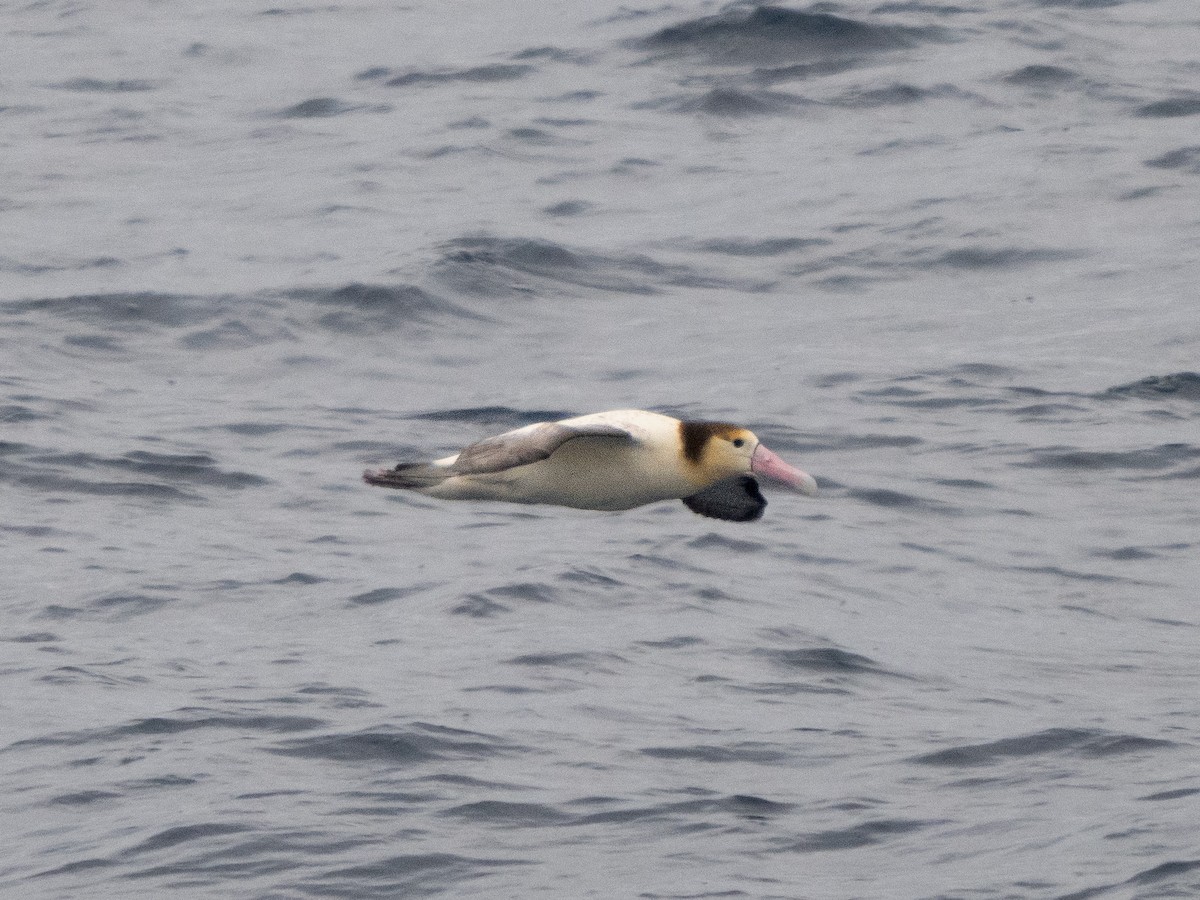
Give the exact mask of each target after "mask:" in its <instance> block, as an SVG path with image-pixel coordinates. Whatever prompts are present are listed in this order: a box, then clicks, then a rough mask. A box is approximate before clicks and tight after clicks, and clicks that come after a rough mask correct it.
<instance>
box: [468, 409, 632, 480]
mask: <svg viewBox="0 0 1200 900" xmlns="http://www.w3.org/2000/svg"><path fill="white" fill-rule="evenodd" d="M580 437H606V438H618V439H621V440H625V441H629V442H632V441H633V440H634V438H633V435H631V434H630V433H629V432H628V431H626V430H625V429H623V428H617V427H615V426H613V425H586V426H583V427H572V426H570V425H560V424H559V423H557V422H543V423H541V424H540V425H537V426H535V427H534V428H532V429H530V430H528V431H527V430H525V429H523V428H521V429H517V430H516V431H509V432H507V433H505V434H501V435H497V436H496V437H490V438H484V439H483V440H482V441H478V442H476V443H474V444H472V445H471V446H469V447H467V448H466V449H464V450H463V451H462V452H461V453H459V454H458V459H456V460H455V461H454V465H452V466H450V468H449V470H448V472H449V473H451V474H454V475H485V474H487V473H489V472H503V471H504V470H505V469H515V468H516V467H517V466H527V465H529V464H530V463H535V462H538V461H539V460H543V459H546V458H547V457H548V456H550V454H552V453H553V452H554V451H555V450H557V449H558V448H559V447H561V446H562V445H563V444H565V443H566V442H567V441H570V440H574V439H575V438H580Z"/></svg>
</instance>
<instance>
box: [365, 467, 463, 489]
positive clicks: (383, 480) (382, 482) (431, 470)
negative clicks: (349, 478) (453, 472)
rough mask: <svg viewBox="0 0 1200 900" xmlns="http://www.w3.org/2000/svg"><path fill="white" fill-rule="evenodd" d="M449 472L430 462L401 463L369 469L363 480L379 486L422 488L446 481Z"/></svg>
mask: <svg viewBox="0 0 1200 900" xmlns="http://www.w3.org/2000/svg"><path fill="white" fill-rule="evenodd" d="M447 477H448V474H447V472H446V470H445V469H444V468H442V467H441V466H431V465H429V464H428V463H401V464H400V465H398V466H396V467H394V468H391V469H367V471H365V472H363V481H365V482H366V483H367V484H373V485H376V486H377V487H390V488H410V489H417V490H419V489H421V488H427V487H432V486H433V485H435V484H438V483H439V482H442V481H445V480H446V478H447Z"/></svg>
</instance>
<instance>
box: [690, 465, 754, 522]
mask: <svg viewBox="0 0 1200 900" xmlns="http://www.w3.org/2000/svg"><path fill="white" fill-rule="evenodd" d="M683 502H684V504H685V505H686V506H687V508H688V509H690V510H691V511H692V512H694V513H699V514H700V515H702V516H708V517H709V518H710V519H725V520H726V521H728V522H752V521H754V520H755V519H757V518H759V517H761V516H762V514H763V510H764V509H766V508H767V500H766V498H765V497H763V495H762V492H761V491H760V490H759V489H758V482H757V481H755V480H754V479H753V478H751V477H750V476H749V475H737V476H735V477H733V478H726V479H724V480H723V481H718V482H717V483H716V484H713V485H710V486H709V487H706V488H705V489H704V490H702V491H698V492H696V493H695V494H692V495H691V496H690V497H684V498H683Z"/></svg>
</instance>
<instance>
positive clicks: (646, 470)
mask: <svg viewBox="0 0 1200 900" xmlns="http://www.w3.org/2000/svg"><path fill="white" fill-rule="evenodd" d="M755 476H762V477H765V478H770V479H772V480H774V481H778V482H781V483H782V484H785V485H787V486H789V487H791V488H793V489H795V490H797V491H799V492H801V493H803V494H809V495H812V494H815V493H816V492H817V482H816V479H814V478H813V477H812V476H811V475H809V474H808V473H807V472H802V471H801V470H799V469H797V468H794V467H793V466H791V465H789V464H788V463H786V462H784V461H783V460H782V459H780V458H779V457H778V456H776V455H775V454H774V453H772V452H771V451H770V450H768V449H767V448H766V446H764V445H763V443H762V442H761V441H760V440H759V439H758V437H757V436H756V435H755V434H754V432H752V431H750V430H749V429H746V428H743V427H741V426H738V425H731V424H729V423H726V422H694V421H680V420H679V419H676V418H672V417H671V416H666V415H662V414H661V413H655V412H648V411H646V410H642V409H616V410H609V411H607V412H600V413H592V414H590V415H584V416H576V417H574V418H568V419H561V420H559V421H557V422H535V423H533V424H531V425H526V426H524V427H523V428H517V429H514V430H513V431H507V432H505V433H504V434H500V435H497V436H495V437H489V438H484V439H483V440H481V441H478V442H477V443H474V444H471V445H470V446H468V447H466V448H464V449H463V450H461V451H460V452H458V453H456V454H454V455H453V456H447V457H445V458H443V459H437V460H433V461H432V462H415V463H400V464H399V465H396V466H394V467H392V468H388V469H368V470H367V471H365V472H364V473H363V480H364V481H366V482H367V483H368V484H372V485H377V486H379V487H390V488H400V489H405V490H410V491H416V492H417V493H419V494H424V495H425V496H427V497H437V498H440V499H444V500H500V501H507V502H511V503H541V504H551V505H555V506H567V507H574V508H576V509H591V510H608V511H614V510H627V509H633V508H635V507H638V506H644V505H646V504H648V503H656V502H659V501H663V500H682V501H683V502H684V504H685V505H686V506H687V507H688V508H689V509H690V510H692V511H693V512H695V513H699V514H700V515H702V516H708V517H710V518H714V519H724V520H726V521H731V522H750V521H753V520H755V519H758V518H760V517H761V516H762V514H763V510H764V509H765V508H766V505H767V501H766V498H764V497H763V495H762V492H761V491H760V490H759V488H758V481H757V480H756V478H755Z"/></svg>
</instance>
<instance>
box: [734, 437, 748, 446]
mask: <svg viewBox="0 0 1200 900" xmlns="http://www.w3.org/2000/svg"><path fill="white" fill-rule="evenodd" d="M745 443H746V442H745V441H744V440H743V439H742V438H734V439H733V446H735V447H741V446H744V445H745Z"/></svg>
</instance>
